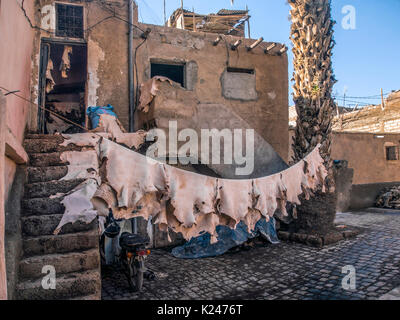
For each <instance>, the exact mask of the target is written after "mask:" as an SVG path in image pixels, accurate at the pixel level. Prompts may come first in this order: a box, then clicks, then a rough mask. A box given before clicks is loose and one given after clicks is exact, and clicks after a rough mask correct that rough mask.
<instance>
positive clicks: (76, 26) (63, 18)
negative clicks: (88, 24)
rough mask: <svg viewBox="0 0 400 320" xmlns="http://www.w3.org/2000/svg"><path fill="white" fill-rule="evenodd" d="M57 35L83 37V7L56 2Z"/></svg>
mask: <svg viewBox="0 0 400 320" xmlns="http://www.w3.org/2000/svg"><path fill="white" fill-rule="evenodd" d="M56 15H57V27H56V36H57V37H68V38H83V7H82V6H76V5H67V4H61V3H57V4H56Z"/></svg>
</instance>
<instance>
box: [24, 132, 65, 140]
mask: <svg viewBox="0 0 400 320" xmlns="http://www.w3.org/2000/svg"><path fill="white" fill-rule="evenodd" d="M25 139H48V140H59V139H62V140H64V138H63V137H62V136H61V135H60V134H41V133H28V134H26V135H25Z"/></svg>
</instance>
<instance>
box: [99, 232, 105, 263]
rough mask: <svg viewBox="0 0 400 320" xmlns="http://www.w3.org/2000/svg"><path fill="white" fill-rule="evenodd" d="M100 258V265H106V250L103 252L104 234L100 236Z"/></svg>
mask: <svg viewBox="0 0 400 320" xmlns="http://www.w3.org/2000/svg"><path fill="white" fill-rule="evenodd" d="M100 260H101V264H102V265H106V252H105V236H104V234H102V235H101V237H100Z"/></svg>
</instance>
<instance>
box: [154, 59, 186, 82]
mask: <svg viewBox="0 0 400 320" xmlns="http://www.w3.org/2000/svg"><path fill="white" fill-rule="evenodd" d="M155 76H163V77H167V78H169V79H171V80H172V81H175V82H177V83H179V84H180V85H181V86H182V87H183V88H184V87H185V66H184V65H183V64H181V65H179V64H161V63H152V64H151V77H152V78H153V77H155Z"/></svg>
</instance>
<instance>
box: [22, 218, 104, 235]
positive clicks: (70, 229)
mask: <svg viewBox="0 0 400 320" xmlns="http://www.w3.org/2000/svg"><path fill="white" fill-rule="evenodd" d="M62 216H63V215H62V214H54V215H43V216H30V217H23V218H21V225H22V233H23V234H24V235H25V236H29V237H38V236H46V235H53V234H54V230H55V229H56V228H57V226H58V224H59V223H60V221H61V218H62ZM96 227H97V219H95V220H93V222H92V223H90V224H86V223H84V222H80V221H78V222H75V223H74V224H72V223H68V224H66V225H65V226H63V228H62V229H61V232H60V234H69V233H75V232H83V231H89V230H92V229H94V228H96Z"/></svg>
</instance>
